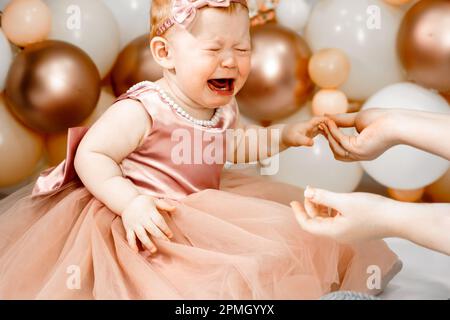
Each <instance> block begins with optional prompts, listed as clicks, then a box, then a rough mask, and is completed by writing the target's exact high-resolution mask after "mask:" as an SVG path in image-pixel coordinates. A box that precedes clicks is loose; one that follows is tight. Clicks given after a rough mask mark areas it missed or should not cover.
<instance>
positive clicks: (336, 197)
mask: <svg viewBox="0 0 450 320" xmlns="http://www.w3.org/2000/svg"><path fill="white" fill-rule="evenodd" d="M304 195H305V198H306V199H308V200H310V201H311V202H313V203H315V204H319V205H322V206H325V207H329V208H331V209H335V210H337V211H340V212H341V210H340V209H341V207H342V205H343V204H344V203H345V201H346V199H345V197H346V195H345V194H344V193H335V192H331V191H327V190H323V189H316V188H311V187H307V188H306V190H305V193H304Z"/></svg>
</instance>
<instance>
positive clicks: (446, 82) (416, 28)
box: [397, 0, 450, 92]
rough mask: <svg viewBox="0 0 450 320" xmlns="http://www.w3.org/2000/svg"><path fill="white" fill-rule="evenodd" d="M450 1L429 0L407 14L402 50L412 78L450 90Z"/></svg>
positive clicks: (399, 41)
mask: <svg viewBox="0 0 450 320" xmlns="http://www.w3.org/2000/svg"><path fill="white" fill-rule="evenodd" d="M449 37H450V1H448V0H426V1H420V2H418V3H417V4H415V5H414V6H413V7H411V9H409V11H408V12H407V13H406V15H405V17H404V18H403V22H402V25H401V27H400V30H399V33H398V39H397V45H398V53H399V56H400V59H401V61H402V63H403V66H404V67H405V69H406V72H407V74H408V78H409V80H413V81H415V82H417V83H418V84H421V85H423V86H425V87H429V88H433V89H436V90H438V91H441V92H450V38H449Z"/></svg>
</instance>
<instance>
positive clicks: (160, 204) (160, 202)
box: [155, 199, 176, 212]
mask: <svg viewBox="0 0 450 320" xmlns="http://www.w3.org/2000/svg"><path fill="white" fill-rule="evenodd" d="M155 205H156V207H157V208H158V209H159V210H164V211H167V212H173V211H175V209H176V207H175V206H173V205H171V204H170V203H168V202H167V201H166V200H164V199H155Z"/></svg>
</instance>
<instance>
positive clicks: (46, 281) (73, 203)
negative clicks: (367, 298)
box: [0, 172, 399, 299]
mask: <svg viewBox="0 0 450 320" xmlns="http://www.w3.org/2000/svg"><path fill="white" fill-rule="evenodd" d="M32 187H33V185H32V184H30V185H28V186H26V187H24V188H22V189H20V190H18V191H17V192H15V193H13V194H12V195H10V196H9V197H7V198H5V199H3V200H1V201H0V299H317V298H319V297H320V296H322V295H324V294H326V293H329V292H330V291H333V290H355V291H360V292H368V293H374V291H373V288H372V287H371V286H368V278H369V277H370V276H371V274H370V270H371V268H373V266H375V268H377V269H376V270H380V276H381V278H382V286H384V285H386V283H387V282H388V281H389V280H390V279H391V278H392V276H393V275H394V274H395V273H396V272H398V265H399V261H398V258H397V256H396V255H395V254H394V253H393V252H392V251H390V249H389V248H388V247H387V246H386V244H385V243H384V242H383V241H372V242H366V243H361V244H358V245H341V244H338V243H336V242H334V241H332V240H329V239H326V238H321V237H317V236H313V235H310V234H308V233H306V232H304V231H303V230H302V229H301V228H300V227H299V225H298V224H297V222H296V220H295V217H294V214H293V212H292V210H291V208H290V207H289V206H288V204H289V202H290V201H292V200H294V199H296V200H301V198H302V190H301V189H298V188H296V187H293V186H290V185H286V184H282V183H276V182H268V181H266V180H264V179H262V178H260V177H250V176H246V175H242V174H240V173H236V172H227V173H224V174H223V177H222V183H221V188H220V190H212V189H208V190H204V191H201V192H198V193H195V194H192V195H189V196H187V197H186V198H185V199H183V200H182V201H179V202H176V211H175V212H174V213H172V214H170V215H168V214H165V215H164V218H165V219H166V221H167V223H168V225H169V227H170V228H171V230H172V231H173V232H174V238H173V240H172V241H170V242H167V241H164V240H159V239H154V242H155V244H156V245H157V247H158V252H157V253H156V254H155V255H149V254H148V252H147V251H145V250H141V251H140V252H139V253H135V252H134V251H133V250H132V249H131V248H130V247H129V246H128V244H127V241H126V237H125V231H124V228H123V225H122V221H121V218H120V217H119V216H117V215H116V214H114V213H113V212H112V211H110V210H109V209H108V208H107V207H106V206H105V205H103V204H102V203H101V202H100V201H98V200H97V199H96V198H94V197H93V196H92V195H91V194H90V193H89V191H88V190H87V189H86V188H85V187H84V186H83V185H82V184H81V183H80V182H79V181H77V180H74V181H72V182H70V183H69V184H68V185H67V186H66V187H65V188H64V189H62V190H61V191H59V192H58V193H56V194H53V195H49V196H42V197H38V198H33V199H32V198H31V196H30V194H31V189H32ZM376 289H380V288H376ZM376 289H375V290H376ZM381 289H382V288H381Z"/></svg>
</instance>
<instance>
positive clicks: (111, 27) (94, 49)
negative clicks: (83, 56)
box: [46, 0, 120, 78]
mask: <svg viewBox="0 0 450 320" xmlns="http://www.w3.org/2000/svg"><path fill="white" fill-rule="evenodd" d="M46 3H47V4H48V6H49V8H50V11H51V13H52V31H51V33H50V36H49V39H53V40H61V41H66V42H69V43H72V44H74V45H76V46H78V47H80V48H81V49H83V50H84V51H85V52H86V53H87V54H88V55H89V56H90V57H91V58H92V60H93V61H94V63H95V64H96V66H97V68H98V70H99V73H100V76H101V77H102V78H103V77H104V76H105V75H106V74H107V73H108V72H109V70H110V69H111V68H112V66H113V64H114V62H115V61H116V58H117V55H118V54H119V49H120V40H119V27H118V25H117V21H116V19H115V18H114V15H113V14H112V12H111V10H109V9H108V7H107V6H106V5H105V4H104V3H103V1H101V0H46Z"/></svg>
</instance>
